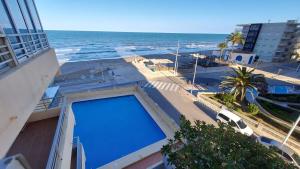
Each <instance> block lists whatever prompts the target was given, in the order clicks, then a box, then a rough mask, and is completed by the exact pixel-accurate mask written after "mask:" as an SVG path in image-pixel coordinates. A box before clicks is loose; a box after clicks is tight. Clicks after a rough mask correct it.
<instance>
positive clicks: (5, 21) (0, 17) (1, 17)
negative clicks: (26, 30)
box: [0, 0, 16, 34]
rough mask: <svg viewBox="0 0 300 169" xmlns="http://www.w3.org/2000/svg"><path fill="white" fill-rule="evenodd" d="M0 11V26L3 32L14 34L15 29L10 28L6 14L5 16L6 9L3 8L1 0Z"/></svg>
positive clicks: (1, 0)
mask: <svg viewBox="0 0 300 169" xmlns="http://www.w3.org/2000/svg"><path fill="white" fill-rule="evenodd" d="M0 11H3V12H1V15H0V24H1V26H2V27H3V30H4V32H5V33H6V34H14V33H16V30H15V28H14V27H13V26H12V24H11V23H12V22H11V18H9V16H8V14H7V9H6V7H5V6H4V3H3V0H0Z"/></svg>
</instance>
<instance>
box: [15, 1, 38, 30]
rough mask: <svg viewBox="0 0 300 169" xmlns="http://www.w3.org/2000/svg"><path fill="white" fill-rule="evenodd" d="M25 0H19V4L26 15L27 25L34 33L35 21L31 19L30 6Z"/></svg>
mask: <svg viewBox="0 0 300 169" xmlns="http://www.w3.org/2000/svg"><path fill="white" fill-rule="evenodd" d="M24 1H25V0H19V1H18V2H19V5H20V8H21V11H22V14H23V16H24V19H25V21H26V23H27V27H28V29H29V31H30V32H32V33H33V32H36V31H35V30H34V27H33V21H32V19H31V17H30V15H29V12H28V8H27V6H26V3H25V2H24Z"/></svg>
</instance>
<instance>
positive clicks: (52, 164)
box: [46, 98, 66, 169]
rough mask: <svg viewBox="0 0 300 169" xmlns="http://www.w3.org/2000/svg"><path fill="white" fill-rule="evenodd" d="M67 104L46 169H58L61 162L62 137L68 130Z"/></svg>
mask: <svg viewBox="0 0 300 169" xmlns="http://www.w3.org/2000/svg"><path fill="white" fill-rule="evenodd" d="M63 102H64V103H66V99H65V98H64V101H63ZM65 119H66V104H63V107H62V109H61V112H60V116H59V119H58V123H57V128H56V131H55V135H54V139H53V143H52V146H51V150H50V154H49V158H48V162H47V166H46V169H56V167H57V163H58V161H60V160H61V157H60V148H61V145H62V140H61V138H62V136H63V135H64V134H65V130H66V120H65Z"/></svg>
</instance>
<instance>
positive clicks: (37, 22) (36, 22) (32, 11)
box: [27, 0, 43, 32]
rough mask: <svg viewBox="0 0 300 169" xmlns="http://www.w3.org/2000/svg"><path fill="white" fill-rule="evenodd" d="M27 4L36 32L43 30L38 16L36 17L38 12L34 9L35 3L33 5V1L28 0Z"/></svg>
mask: <svg viewBox="0 0 300 169" xmlns="http://www.w3.org/2000/svg"><path fill="white" fill-rule="evenodd" d="M27 5H28V9H29V11H30V14H31V17H32V19H33V22H34V26H35V28H36V30H37V32H43V30H42V26H41V23H40V20H39V17H38V14H37V11H36V9H35V5H34V3H33V1H32V0H28V1H27Z"/></svg>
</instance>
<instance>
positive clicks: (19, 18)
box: [7, 0, 28, 33]
mask: <svg viewBox="0 0 300 169" xmlns="http://www.w3.org/2000/svg"><path fill="white" fill-rule="evenodd" d="M7 5H8V8H9V9H10V11H11V15H12V17H13V20H14V22H15V24H16V27H17V29H18V30H19V31H20V33H28V29H27V26H26V24H25V21H24V18H23V15H22V13H21V10H20V8H19V4H18V2H17V0H9V1H7Z"/></svg>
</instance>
